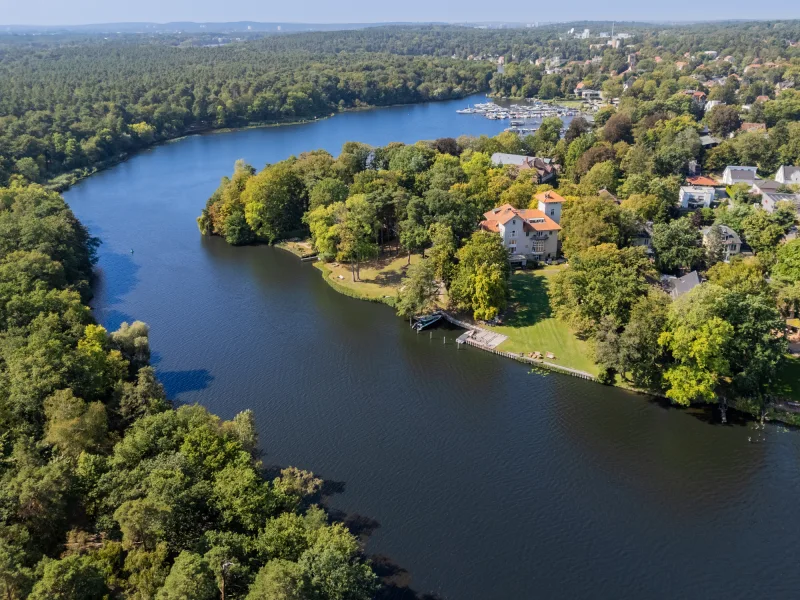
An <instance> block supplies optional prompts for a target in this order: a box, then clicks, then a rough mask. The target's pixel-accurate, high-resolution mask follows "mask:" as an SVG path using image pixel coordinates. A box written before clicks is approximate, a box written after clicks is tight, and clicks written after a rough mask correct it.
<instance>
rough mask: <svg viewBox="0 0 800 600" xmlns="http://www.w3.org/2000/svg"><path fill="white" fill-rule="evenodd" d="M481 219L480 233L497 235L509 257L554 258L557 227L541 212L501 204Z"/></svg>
mask: <svg viewBox="0 0 800 600" xmlns="http://www.w3.org/2000/svg"><path fill="white" fill-rule="evenodd" d="M483 216H484V220H483V221H481V224H480V227H481V229H483V230H484V231H491V232H493V233H498V234H500V237H501V239H502V240H503V246H505V248H506V250H508V252H509V254H519V255H523V256H531V257H533V258H535V259H537V260H544V259H548V258H555V257H556V255H557V254H558V232H559V231H561V227H560V226H559V225H558V223H556V222H555V221H554V220H553V219H551V218H550V217H548V216H547V215H546V214H544V212H543V211H541V210H536V209H532V208H528V209H518V208H514V207H513V206H511V205H510V204H504V205H503V206H498V207H497V208H494V209H492V210H490V211H489V212H487V213H485V214H484V215H483Z"/></svg>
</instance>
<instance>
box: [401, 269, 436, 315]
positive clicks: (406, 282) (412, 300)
mask: <svg viewBox="0 0 800 600" xmlns="http://www.w3.org/2000/svg"><path fill="white" fill-rule="evenodd" d="M438 294H439V286H438V284H437V283H436V266H435V265H434V263H433V262H432V261H431V260H430V259H427V260H426V259H423V260H421V261H419V262H418V263H415V264H413V265H411V266H410V267H409V269H408V273H407V275H406V277H404V278H403V282H402V284H401V286H400V291H399V292H398V294H397V303H396V308H397V314H399V315H400V316H402V317H406V318H408V317H413V316H415V315H421V314H425V313H427V312H430V311H431V310H432V309H433V308H434V307H435V306H436V298H437V296H438Z"/></svg>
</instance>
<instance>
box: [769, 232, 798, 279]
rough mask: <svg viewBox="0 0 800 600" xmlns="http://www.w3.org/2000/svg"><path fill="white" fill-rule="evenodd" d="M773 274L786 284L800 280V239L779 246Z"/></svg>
mask: <svg viewBox="0 0 800 600" xmlns="http://www.w3.org/2000/svg"><path fill="white" fill-rule="evenodd" d="M772 276H773V277H774V278H775V279H778V280H779V281H781V282H783V283H786V284H793V283H797V282H800V239H795V240H792V241H790V242H787V243H785V244H783V245H782V246H780V247H779V248H778V251H777V253H776V262H775V266H774V267H773V268H772Z"/></svg>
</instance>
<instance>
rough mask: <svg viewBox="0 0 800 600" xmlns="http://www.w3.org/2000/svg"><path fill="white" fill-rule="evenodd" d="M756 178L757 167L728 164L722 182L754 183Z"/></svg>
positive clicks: (728, 183)
mask: <svg viewBox="0 0 800 600" xmlns="http://www.w3.org/2000/svg"><path fill="white" fill-rule="evenodd" d="M755 179H756V167H737V166H727V167H725V171H724V172H723V173H722V183H724V184H725V185H734V184H736V183H753V181H755Z"/></svg>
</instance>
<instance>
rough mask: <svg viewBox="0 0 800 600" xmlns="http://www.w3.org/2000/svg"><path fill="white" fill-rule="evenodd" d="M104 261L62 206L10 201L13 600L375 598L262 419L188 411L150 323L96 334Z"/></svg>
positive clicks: (8, 548)
mask: <svg viewBox="0 0 800 600" xmlns="http://www.w3.org/2000/svg"><path fill="white" fill-rule="evenodd" d="M96 247H97V240H96V239H93V238H91V237H90V236H89V235H88V234H87V232H86V229H85V228H84V227H83V226H82V225H81V224H80V223H79V222H78V221H77V220H76V219H75V217H74V216H73V214H72V212H71V211H70V210H69V208H68V207H67V206H66V205H65V203H64V201H63V200H62V199H61V197H60V196H59V195H58V194H57V193H55V192H49V191H47V190H45V189H43V188H42V187H40V186H37V185H31V186H25V187H21V186H17V187H11V188H3V189H0V594H2V596H3V598H7V599H9V600H14V599H17V598H30V599H41V600H74V599H78V598H80V599H81V600H93V599H96V600H103V599H108V598H123V597H124V598H137V599H147V598H158V599H160V600H168V599H175V600H177V599H184V600H188V599H189V598H191V599H194V600H204V599H206V600H213V599H216V598H218V597H219V596H220V590H222V589H224V590H225V591H226V594H225V597H227V598H248V599H250V600H267V599H269V600H273V599H280V598H283V599H287V600H288V599H291V598H319V599H323V598H325V599H333V598H335V599H340V600H359V599H361V600H367V599H369V598H372V597H373V594H374V592H375V589H376V587H375V586H376V578H375V575H374V573H373V572H372V569H371V567H370V566H369V564H367V563H366V562H365V561H364V560H363V557H362V554H361V549H360V546H359V543H358V542H357V540H356V539H355V538H354V537H353V536H352V535H351V534H350V532H349V531H348V530H347V529H345V528H344V527H343V526H342V525H340V524H331V523H330V521H329V519H328V517H327V515H326V513H325V511H324V510H322V509H321V508H319V506H318V501H319V497H320V492H321V485H322V481H321V480H320V479H318V478H317V477H315V476H314V475H313V474H312V473H309V472H305V471H301V470H298V469H294V468H287V469H284V470H283V471H281V472H280V473H279V474H277V476H276V477H274V478H271V479H270V478H267V477H266V476H265V471H264V469H263V466H262V464H261V462H260V460H259V451H258V448H257V445H258V440H257V439H256V433H255V429H254V424H253V415H252V413H251V412H250V411H245V412H243V413H240V414H239V415H237V416H236V417H235V418H234V419H232V420H231V421H222V420H220V419H219V418H218V417H216V416H214V415H212V414H210V413H209V412H208V411H207V410H206V409H205V408H202V407H200V406H196V405H195V406H188V405H186V406H181V407H179V408H175V407H173V406H172V405H171V403H170V402H169V400H168V399H167V398H166V397H165V395H164V390H163V388H162V386H161V384H160V383H159V382H158V380H157V378H156V376H155V374H154V371H153V369H152V367H150V366H149V365H148V361H149V357H150V350H149V345H148V328H147V326H146V325H145V324H144V323H141V322H135V323H131V324H127V323H126V324H123V325H122V326H121V327H120V329H119V330H117V331H114V332H108V331H106V330H105V329H104V328H103V327H101V326H99V325H98V324H97V323H95V322H94V321H93V319H92V316H91V313H90V312H89V309H88V308H87V307H86V304H85V302H86V300H87V297H88V295H89V281H90V278H91V271H92V265H93V261H94V253H95V249H96Z"/></svg>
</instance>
